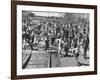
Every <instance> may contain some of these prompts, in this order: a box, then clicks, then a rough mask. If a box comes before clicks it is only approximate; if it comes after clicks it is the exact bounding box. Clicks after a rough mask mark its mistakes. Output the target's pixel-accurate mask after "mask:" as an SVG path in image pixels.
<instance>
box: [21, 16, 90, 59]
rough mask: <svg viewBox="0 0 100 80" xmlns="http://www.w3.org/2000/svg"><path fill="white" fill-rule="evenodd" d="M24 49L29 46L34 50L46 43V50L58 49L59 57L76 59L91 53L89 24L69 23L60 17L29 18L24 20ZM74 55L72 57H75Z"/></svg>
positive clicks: (85, 57)
mask: <svg viewBox="0 0 100 80" xmlns="http://www.w3.org/2000/svg"><path fill="white" fill-rule="evenodd" d="M22 39H23V48H25V45H26V44H28V45H29V46H30V48H31V49H32V50H34V47H36V46H38V44H39V43H40V42H41V41H44V43H45V45H44V50H45V51H47V50H50V49H56V50H57V51H58V54H59V55H63V56H64V57H66V56H71V55H70V53H72V54H73V55H74V56H75V57H76V59H78V56H79V55H83V56H84V59H87V53H88V52H89V23H86V22H82V21H80V22H68V21H67V20H65V19H63V18H60V17H41V16H40V17H38V16H35V17H29V18H27V19H23V20H22ZM73 55H72V56H73Z"/></svg>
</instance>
